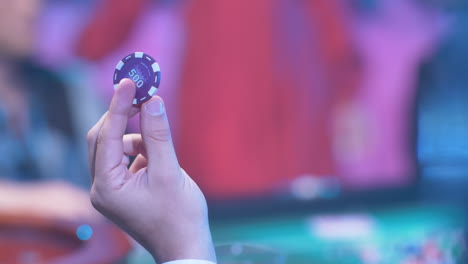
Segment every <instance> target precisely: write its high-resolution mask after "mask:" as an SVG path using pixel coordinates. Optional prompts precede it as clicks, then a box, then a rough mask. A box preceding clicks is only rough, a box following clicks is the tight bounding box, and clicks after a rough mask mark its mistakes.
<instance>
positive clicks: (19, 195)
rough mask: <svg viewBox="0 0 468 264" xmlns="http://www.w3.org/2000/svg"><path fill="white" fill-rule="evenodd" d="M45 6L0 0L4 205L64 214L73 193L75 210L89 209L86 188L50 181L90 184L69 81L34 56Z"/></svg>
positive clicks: (0, 197) (0, 206)
mask: <svg viewBox="0 0 468 264" xmlns="http://www.w3.org/2000/svg"><path fill="white" fill-rule="evenodd" d="M41 6H42V1H41V0H18V1H7V0H2V1H0V138H1V140H0V185H1V187H0V189H1V192H0V211H1V212H4V211H13V210H18V211H24V212H29V213H41V212H42V213H43V214H46V215H47V214H48V213H50V215H48V216H53V215H54V213H55V214H56V215H60V216H64V215H69V214H68V213H66V212H68V211H69V210H67V209H66V207H67V206H71V203H70V204H66V203H67V202H66V201H68V202H69V201H70V199H68V198H70V197H74V198H76V199H75V200H74V201H73V204H75V208H76V210H78V211H79V210H80V209H78V204H81V206H82V207H83V208H85V209H83V210H84V211H86V212H89V211H90V210H89V209H90V208H91V206H90V204H89V201H87V198H86V197H87V195H83V191H82V190H78V189H76V188H75V187H72V186H70V185H69V184H66V183H64V182H63V183H61V182H56V181H55V182H52V181H50V180H63V181H66V182H69V183H73V184H75V185H81V186H82V187H85V186H87V185H88V184H89V179H88V177H86V175H87V173H86V170H85V169H84V168H85V166H84V164H85V163H84V159H83V158H82V156H81V155H80V153H79V151H77V149H78V145H79V140H78V137H77V135H76V132H75V128H74V121H73V115H72V110H71V109H70V106H69V96H68V94H67V87H66V85H65V83H63V82H62V81H61V80H60V78H59V77H58V76H57V75H56V74H55V73H53V72H52V71H50V70H48V69H47V68H45V67H43V66H41V65H40V64H38V63H37V62H36V61H35V59H34V47H35V35H36V31H35V25H36V22H37V18H38V15H39V13H40V10H41ZM43 180H48V183H42V184H40V185H35V184H33V183H37V182H38V181H43ZM5 181H7V182H5ZM15 182H16V183H15ZM26 183H28V184H26ZM67 190H68V191H67ZM45 193H46V194H49V195H44V194H45ZM35 194H37V195H35ZM66 195H69V197H68V198H67V199H63V200H61V201H63V203H58V202H55V204H53V203H51V200H50V199H54V200H56V201H57V200H60V199H57V197H64V196H66ZM48 208H49V209H50V210H48ZM86 208H88V209H86ZM86 214H87V215H90V214H93V213H90V214H88V213H86Z"/></svg>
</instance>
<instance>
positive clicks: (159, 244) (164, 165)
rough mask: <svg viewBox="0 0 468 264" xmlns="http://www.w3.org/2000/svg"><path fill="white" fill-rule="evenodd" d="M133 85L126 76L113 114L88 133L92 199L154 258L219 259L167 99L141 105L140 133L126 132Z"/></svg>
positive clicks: (133, 111)
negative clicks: (180, 155)
mask: <svg viewBox="0 0 468 264" xmlns="http://www.w3.org/2000/svg"><path fill="white" fill-rule="evenodd" d="M135 89H136V88H135V85H134V84H133V82H132V81H131V80H128V79H124V80H122V81H121V82H120V84H119V87H118V88H117V90H116V92H115V94H114V97H113V98H112V102H111V105H110V107H109V110H108V112H107V113H105V114H104V116H103V117H102V118H101V120H99V121H98V123H97V124H96V125H95V126H94V127H93V128H92V129H91V130H90V132H89V133H88V151H89V164H90V168H91V175H92V182H93V185H92V188H91V202H92V203H93V205H94V207H95V208H96V209H97V210H98V211H99V212H101V213H102V214H103V215H105V216H106V217H108V218H109V219H111V220H112V221H114V222H115V223H116V224H117V225H119V226H120V227H121V228H122V229H124V230H125V231H126V232H128V233H129V234H130V235H131V236H132V237H133V238H134V239H135V240H137V241H138V242H139V243H140V244H141V245H142V246H144V247H145V248H146V249H147V250H148V251H149V252H150V253H151V254H152V255H153V257H154V258H155V260H156V261H157V263H161V262H167V261H172V260H178V259H202V260H210V261H216V257H215V253H214V248H213V243H212V239H211V233H210V229H209V224H208V212H207V211H208V210H207V205H206V201H205V198H204V196H203V194H202V192H201V191H200V189H199V188H198V186H197V184H196V183H195V182H194V181H193V180H192V179H191V178H190V177H189V175H187V173H186V172H185V171H184V170H183V169H182V168H181V167H180V166H179V163H178V161H177V157H176V153H175V150H174V147H173V144H172V139H171V134H170V129H169V122H168V120H167V116H166V113H165V110H164V109H165V108H164V103H163V101H162V99H161V98H160V97H153V98H152V99H151V100H149V101H148V102H146V103H144V104H143V105H142V106H141V110H140V124H141V125H140V126H141V135H140V134H129V135H124V133H125V129H126V125H127V120H128V118H129V117H131V116H133V115H135V114H136V113H137V112H138V111H139V109H137V108H136V107H133V105H132V100H133V98H134V95H135ZM135 155H136V159H135V161H134V162H133V164H131V166H130V167H128V165H129V156H135Z"/></svg>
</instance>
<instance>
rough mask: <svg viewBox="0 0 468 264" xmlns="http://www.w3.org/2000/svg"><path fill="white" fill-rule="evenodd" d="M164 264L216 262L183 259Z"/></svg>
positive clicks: (204, 263)
mask: <svg viewBox="0 0 468 264" xmlns="http://www.w3.org/2000/svg"><path fill="white" fill-rule="evenodd" d="M163 264H216V263H214V262H211V261H208V260H197V259H181V260H174V261H169V262H165V263H163Z"/></svg>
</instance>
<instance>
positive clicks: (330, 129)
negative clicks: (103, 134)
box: [0, 0, 468, 264]
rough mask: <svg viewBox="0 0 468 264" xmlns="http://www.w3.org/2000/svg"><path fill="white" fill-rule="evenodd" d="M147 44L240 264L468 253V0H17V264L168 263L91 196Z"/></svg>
mask: <svg viewBox="0 0 468 264" xmlns="http://www.w3.org/2000/svg"><path fill="white" fill-rule="evenodd" d="M135 51H143V52H145V53H148V54H150V55H151V56H153V57H155V58H156V60H158V62H159V64H160V66H161V69H162V75H163V76H162V83H161V87H160V88H161V89H160V90H159V95H160V96H162V97H163V98H164V99H165V102H166V105H167V108H168V113H169V118H170V122H171V128H172V132H173V137H174V141H175V145H176V148H177V152H178V155H179V159H180V162H181V165H182V166H183V167H184V168H185V169H186V171H187V172H188V173H189V174H190V175H191V176H192V177H193V178H194V179H195V181H196V182H197V183H198V184H199V185H200V186H201V188H202V190H203V191H204V193H205V195H206V197H207V199H208V203H209V206H210V217H211V226H212V233H213V238H214V241H215V244H216V245H217V253H218V258H219V263H220V264H232V263H239V264H247V263H249V264H260V263H261V264H263V263H268V264H309V263H363V264H380V263H392V264H394V263H402V264H423V263H424V264H425V263H430V264H439V263H440V264H452V263H468V262H467V261H466V260H465V257H466V253H465V240H466V238H467V236H466V233H465V229H466V227H467V225H468V221H467V218H466V213H467V212H468V206H467V204H468V192H467V191H466V187H467V186H468V104H467V103H466V101H467V100H468V74H467V72H466V71H467V69H468V3H467V2H466V1H464V0H443V1H442V0H440V1H439V0H255V1H249V0H237V1H222V0H171V1H169V0H99V1H91V0H85V1H83V0H61V1H59V0H15V1H7V0H0V263H1V264H15V263H18V264H31V263H34V264H36V263H53V264H58V263H69V264H73V263H89V264H108V263H109V264H110V263H129V264H132V263H141V264H145V263H154V262H153V260H152V259H151V257H150V256H149V254H148V253H147V252H146V251H145V250H144V249H143V248H142V247H140V246H139V245H137V244H136V243H135V242H133V241H131V239H130V238H129V237H127V236H126V235H125V234H124V233H123V232H122V231H120V230H119V229H118V228H116V227H115V226H113V225H112V224H110V223H109V222H107V221H106V220H105V219H103V218H102V217H101V216H99V214H98V213H97V212H95V211H94V209H93V208H92V206H91V205H90V202H89V198H88V189H89V186H90V180H89V173H88V167H87V157H86V133H87V131H88V130H89V129H90V128H91V126H92V125H93V124H94V123H95V122H97V120H98V119H99V118H100V116H101V115H102V114H103V113H104V112H105V110H106V107H107V105H108V103H109V101H110V98H111V96H112V93H113V87H112V75H113V72H114V69H115V65H116V64H117V62H118V61H119V60H120V59H121V58H123V57H125V56H126V55H128V54H130V53H133V52H135ZM138 131H139V124H138V120H137V119H133V120H131V122H130V123H129V126H128V132H138Z"/></svg>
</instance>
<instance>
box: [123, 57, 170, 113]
mask: <svg viewBox="0 0 468 264" xmlns="http://www.w3.org/2000/svg"><path fill="white" fill-rule="evenodd" d="M124 78H128V79H130V80H132V81H133V82H134V83H135V86H136V88H137V89H136V93H135V99H133V104H134V105H138V104H142V103H144V102H146V101H148V100H149V99H150V98H151V97H152V96H153V95H154V94H155V93H156V92H157V91H158V89H159V84H160V82H161V69H160V68H159V64H158V63H157V62H156V60H155V59H153V58H152V57H151V56H149V55H148V54H145V53H144V52H135V53H132V54H130V55H128V56H127V57H125V58H123V59H122V60H121V61H119V63H117V66H116V67H115V71H114V89H117V86H118V85H119V83H120V81H121V80H122V79H124Z"/></svg>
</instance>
